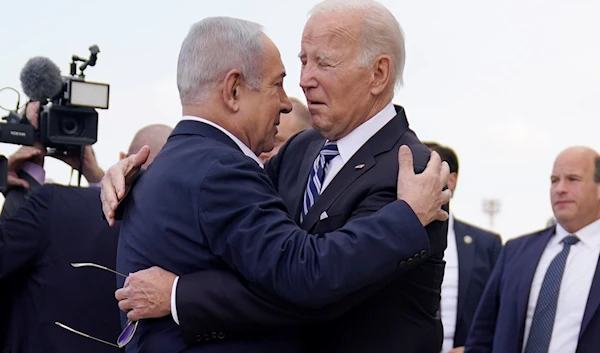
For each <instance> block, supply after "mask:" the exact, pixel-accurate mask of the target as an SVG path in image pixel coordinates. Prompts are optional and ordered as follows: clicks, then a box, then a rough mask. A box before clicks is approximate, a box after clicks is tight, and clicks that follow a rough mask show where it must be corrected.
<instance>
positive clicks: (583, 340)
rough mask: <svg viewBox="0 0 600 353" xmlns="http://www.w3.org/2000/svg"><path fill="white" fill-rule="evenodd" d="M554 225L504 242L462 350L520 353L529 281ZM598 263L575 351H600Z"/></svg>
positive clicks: (579, 352) (472, 352)
mask: <svg viewBox="0 0 600 353" xmlns="http://www.w3.org/2000/svg"><path fill="white" fill-rule="evenodd" d="M554 232H555V227H554V226H553V227H550V228H548V229H545V230H542V231H540V232H537V233H533V234H530V235H527V236H523V237H520V238H517V239H514V240H511V241H509V242H507V243H506V245H505V246H504V249H503V250H502V252H501V253H500V257H499V258H498V262H497V264H496V267H495V268H494V271H493V273H492V277H491V278H490V280H489V282H488V285H487V287H486V289H485V292H484V294H483V298H482V299H481V303H480V304H479V308H478V309H477V313H476V314H475V321H474V322H473V326H472V327H471V331H470V333H469V337H468V338H467V343H466V345H465V351H466V352H471V353H484V352H485V353H488V352H494V353H521V352H522V349H523V337H524V335H525V319H526V316H527V304H528V302H529V291H530V289H531V282H532V281H533V276H534V275H535V270H536V268H537V265H538V262H539V261H540V258H541V257H542V253H543V252H544V249H545V248H546V244H547V243H548V241H549V240H550V238H551V237H552V235H553V234H554ZM599 268H600V266H597V267H596V272H595V274H594V280H593V282H592V287H591V290H590V294H589V298H588V302H587V305H586V308H585V314H584V316H583V322H582V325H581V331H580V333H579V344H578V346H577V351H576V352H577V353H597V352H599V351H600V335H599V333H600V312H598V306H599V304H600V270H599Z"/></svg>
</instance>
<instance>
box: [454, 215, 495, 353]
mask: <svg viewBox="0 0 600 353" xmlns="http://www.w3.org/2000/svg"><path fill="white" fill-rule="evenodd" d="M454 235H455V238H456V248H457V251H458V304H457V310H456V313H457V315H456V327H455V331H454V347H460V346H464V345H465V341H466V340H467V335H468V334H469V329H470V327H471V324H472V323H473V318H474V317H475V311H476V310H477V306H478V305H479V301H480V300H481V296H482V295H483V291H484V289H485V286H486V284H487V282H488V280H489V278H490V276H491V275H492V270H493V269H494V265H496V260H498V256H499V255H500V251H501V250H502V240H501V239H500V236H499V235H498V234H496V233H491V232H488V231H486V230H483V229H481V228H478V227H475V226H473V225H470V224H467V223H465V222H462V221H459V220H457V219H454Z"/></svg>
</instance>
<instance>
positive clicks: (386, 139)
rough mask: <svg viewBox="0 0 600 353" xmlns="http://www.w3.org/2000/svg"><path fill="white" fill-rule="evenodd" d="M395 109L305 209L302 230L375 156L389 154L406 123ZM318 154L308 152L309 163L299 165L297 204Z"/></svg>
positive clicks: (402, 111)
mask: <svg viewBox="0 0 600 353" xmlns="http://www.w3.org/2000/svg"><path fill="white" fill-rule="evenodd" d="M395 108H396V116H395V117H394V118H392V120H390V122H388V123H387V124H386V125H385V126H384V127H383V128H381V129H380V130H379V131H378V132H377V133H375V135H373V136H372V137H371V138H370V139H369V140H368V141H367V142H366V143H365V144H364V145H363V146H362V147H361V148H360V149H359V150H358V151H356V153H355V154H354V155H353V156H352V157H351V158H350V160H348V162H346V164H344V166H343V167H342V169H341V170H340V171H339V172H338V173H337V174H336V176H335V177H334V178H333V180H332V181H331V183H330V184H329V185H328V186H327V188H325V190H324V191H323V193H322V194H321V195H320V196H319V198H318V199H317V201H316V202H315V204H314V205H313V206H312V207H311V208H310V209H309V210H308V213H307V214H306V217H304V221H303V222H302V224H301V225H300V226H301V227H302V229H305V230H310V229H312V227H313V226H314V225H315V224H316V223H317V222H318V221H319V219H320V216H321V214H322V213H323V211H326V210H327V209H328V208H329V207H330V206H331V204H332V203H333V202H334V201H335V200H336V199H337V198H338V197H339V196H340V195H341V194H342V193H343V192H344V190H346V189H347V188H348V187H349V186H350V185H351V184H352V183H353V182H354V181H356V180H357V179H358V178H359V177H360V176H361V175H363V174H364V173H366V172H367V171H368V170H369V169H371V168H372V167H373V166H374V165H375V164H376V163H377V162H376V159H375V156H377V155H379V154H381V153H384V152H388V151H390V150H391V149H392V148H393V147H394V145H395V144H396V141H398V140H399V139H400V138H401V137H402V135H403V134H404V133H405V132H406V131H407V130H408V121H407V120H406V115H405V113H404V108H402V107H400V106H395ZM320 142H321V144H320V145H319V146H318V148H319V149H320V148H321V147H322V145H323V141H320ZM312 146H313V144H311V146H310V147H312ZM318 152H319V151H318V150H317V151H316V153H311V156H312V158H311V159H310V161H309V163H310V164H309V166H305V164H304V163H305V161H303V162H302V169H301V170H302V171H303V172H305V171H306V172H305V173H306V178H304V179H303V180H304V185H303V188H302V196H301V197H302V199H301V200H300V204H301V203H302V200H303V198H304V189H305V188H306V182H307V181H308V175H309V174H310V168H312V162H313V161H314V159H315V158H316V157H317V154H318ZM305 159H306V155H305ZM359 164H364V166H363V167H362V168H356V166H357V165H359ZM297 213H298V214H299V213H300V211H299V210H298V212H297ZM298 217H299V216H298Z"/></svg>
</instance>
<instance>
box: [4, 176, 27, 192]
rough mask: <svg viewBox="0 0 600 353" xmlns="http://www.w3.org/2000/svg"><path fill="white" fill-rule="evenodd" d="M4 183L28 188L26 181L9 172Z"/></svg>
mask: <svg viewBox="0 0 600 353" xmlns="http://www.w3.org/2000/svg"><path fill="white" fill-rule="evenodd" d="M6 183H7V185H9V186H11V187H19V186H22V187H24V188H25V189H27V190H29V183H28V182H27V181H25V180H23V179H20V178H17V177H15V176H12V175H10V174H9V175H8V176H7V179H6Z"/></svg>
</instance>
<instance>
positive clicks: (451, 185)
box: [448, 173, 458, 196]
mask: <svg viewBox="0 0 600 353" xmlns="http://www.w3.org/2000/svg"><path fill="white" fill-rule="evenodd" d="M457 182H458V173H450V175H449V176H448V189H450V191H452V195H453V196H454V190H456V183H457Z"/></svg>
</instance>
